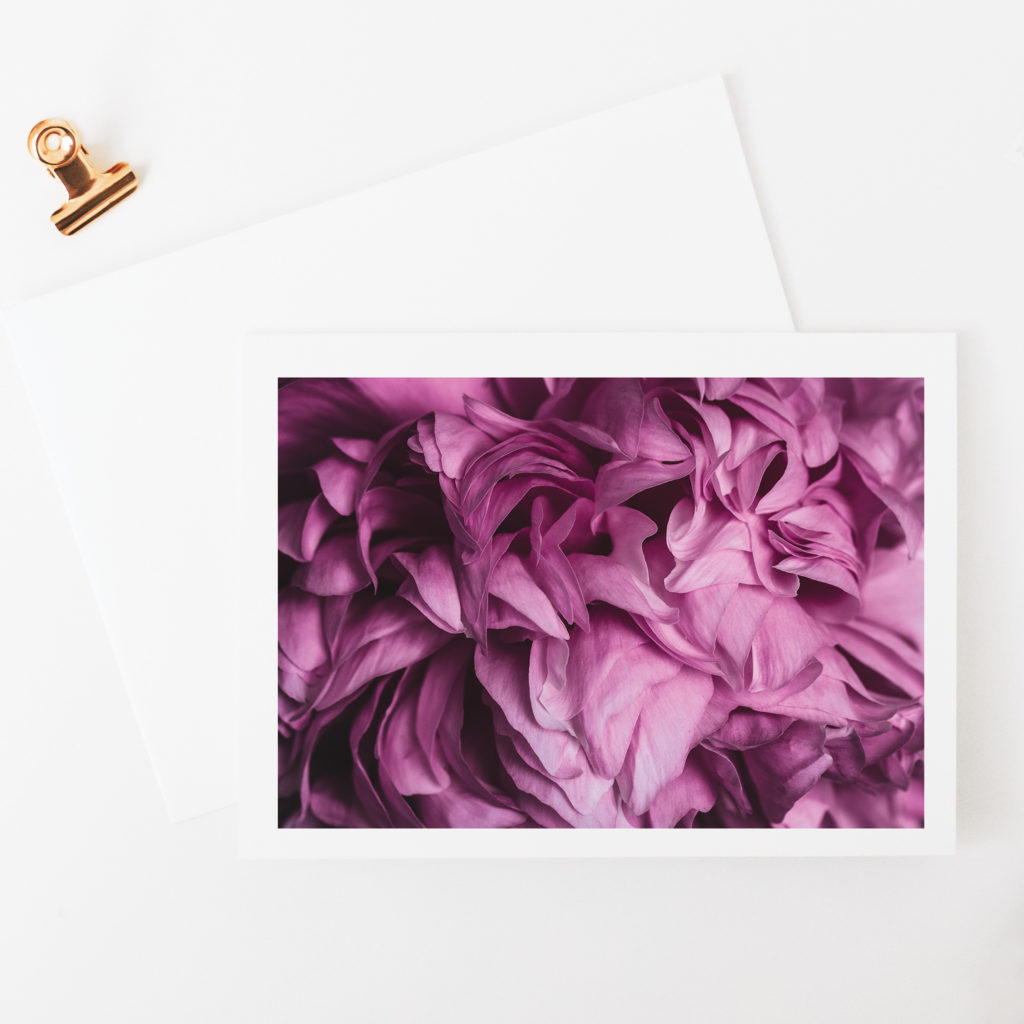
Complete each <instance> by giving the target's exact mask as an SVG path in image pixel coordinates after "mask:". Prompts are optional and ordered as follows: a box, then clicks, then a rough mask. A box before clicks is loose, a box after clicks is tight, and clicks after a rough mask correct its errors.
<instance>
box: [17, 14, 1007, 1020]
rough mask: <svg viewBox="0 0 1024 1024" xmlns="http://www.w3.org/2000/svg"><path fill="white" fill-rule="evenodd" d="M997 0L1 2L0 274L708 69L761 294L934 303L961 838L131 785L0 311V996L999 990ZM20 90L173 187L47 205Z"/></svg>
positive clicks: (394, 1013)
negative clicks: (481, 839) (431, 851)
mask: <svg viewBox="0 0 1024 1024" xmlns="http://www.w3.org/2000/svg"><path fill="white" fill-rule="evenodd" d="M65 28H66V31H65ZM1022 30H1024V12H1022V11H1021V10H1020V8H1019V7H1018V5H1015V4H1013V3H1011V2H1009V0H1002V2H978V0H973V2H968V0H955V2H949V0H947V2H936V0H915V2H910V0H861V2H860V3H857V4H839V3H822V2H821V0H804V2H795V0H776V2H775V3H772V4H765V3H760V2H757V0H734V2H730V3H721V4H708V3H697V2H692V3H688V2H678V0H676V2H673V0H632V2H630V3H628V4H627V3H621V4H619V3H614V2H611V0H609V2H597V3H595V2H593V0H589V2H585V0H525V2H520V3H517V4H515V5H512V4H508V5H497V4H491V5H482V4H478V3H472V2H471V0H463V2H455V0H438V2H435V3H433V4H418V3H416V2H414V0H390V2H379V0H361V2H347V3H337V4H333V5H328V4H313V3H305V2H302V0H298V2H292V3H289V4H287V5H281V4H273V5H270V4H263V5H260V4H242V3H240V2H232V3H211V2H209V0H207V2H203V3H200V2H198V0H184V2H180V3H176V4H173V5H160V6H159V7H157V6H156V5H152V6H151V5H147V4H141V3H136V4H134V5H130V4H127V3H122V2H120V0H118V2H113V3H108V4H106V5H105V6H104V7H103V9H102V11H101V10H99V9H97V10H96V11H95V12H94V11H89V12H83V9H82V8H81V7H80V5H74V4H71V3H69V2H67V0H52V2H50V3H47V4H32V5H24V4H19V5H17V6H16V7H14V6H11V9H10V10H8V11H6V12H5V17H4V19H3V32H2V35H0V87H2V94H3V96H4V103H3V104H2V105H0V218H2V220H0V222H2V223H3V238H2V241H0V303H10V302H13V301H15V300H16V299H18V298H20V297H23V296H26V295H28V294H32V293H34V292H39V291H43V290H46V289H48V288H51V287H55V286H57V285H60V284H63V283H67V282H69V281H72V280H77V279H79V278H81V277H84V276H87V275H89V274H92V273H95V272H99V271H102V270H105V269H111V268H113V267H115V266H119V265H124V264H127V263H130V262H133V261H135V260H137V259H140V258H144V257H146V256H148V255H152V254H155V253H157V252H162V251H166V250H169V249H171V248H175V247H177V246H179V245H181V244H187V243H189V242H191V241H196V240H198V239H200V238H203V237H207V236H210V235H213V234H217V233H220V232H222V231H224V230H227V229H230V228H232V227H235V226H240V225H243V224H245V223H248V222H250V221H251V220H254V219H259V218H264V217H267V216H272V215H275V214H278V213H283V212H286V211H288V210H290V209H295V208H298V207H301V206H306V205H309V204H311V203H313V202H316V201H318V200H321V199H325V198H328V197H330V196H332V195H335V194H338V193H339V192H342V191H345V190H348V189H351V188H355V187H358V185H359V184H361V183H364V182H366V181H370V180H373V178H374V177H381V176H385V175H391V174H395V173H400V172H402V171H404V170H409V169H412V168H413V167H417V166H422V165H424V164H427V163H430V162H433V161H434V160H436V159H438V158H442V157H445V156H449V155H455V154H457V153H460V152H466V151H469V150H472V149H474V148H476V147H478V146H480V145H481V144H486V143H488V142H491V141H497V140H499V139H502V138H504V137H507V136H510V135H514V134H525V133H526V132H528V131H531V130H534V129H537V128H541V127H545V126H547V125H549V124H554V123H557V122H558V121H561V120H564V119H566V118H568V117H570V116H573V115H575V114H579V113H585V112H589V111H592V110H597V109H600V108H601V107H604V106H607V105H610V104H612V103H614V102H617V101H620V100H625V99H630V98H633V97H636V96H640V95H644V94H646V93H649V92H652V91H655V90H657V89H659V88H663V87H667V86H670V85H673V84H676V83H679V82H683V81H687V80H690V79H693V78H697V77H700V76H702V75H705V74H708V73H718V72H723V73H725V74H726V75H727V76H728V77H727V81H728V84H729V87H730V90H731V94H732V98H733V102H734V107H735V111H736V115H737V119H738V121H739V125H740V131H741V134H742V136H743V138H744V142H745V145H746V148H747V153H748V156H749V160H750V164H751V170H752V174H753V178H754V182H755V185H756V187H757V189H758V192H759V195H760V197H761V201H762V204H763V208H764V213H765V218H766V221H767V223H768V228H769V232H770V234H771V236H772V239H773V242H774V244H775V247H776V251H777V254H778V258H779V263H780V267H781V269H782V273H783V278H784V281H785V284H786V287H787V291H788V294H789V296H790V299H791V302H792V306H793V313H794V316H795V319H796V322H797V325H798V327H800V328H802V329H805V330H843V329H849V330H853V329H857V330H873V329H878V330H892V329H906V330H926V329H930V330H943V329H955V330H957V331H960V332H961V354H960V387H961V404H960V417H961V424H960V465H961V481H960V482H961V498H960V530H961V541H960V553H959V569H960V579H961V583H960V600H961V615H960V665H959V667H960V681H959V692H960V698H959V703H960V710H959V730H960V738H959V746H960V756H959V772H960V797H959V812H960V852H959V853H958V854H957V855H956V857H954V858H948V859H936V860H928V861H918V860H901V861H893V860H873V861H868V860H833V861H814V860H805V861H774V860H762V861H729V860H719V861H680V862H670V861H658V862H633V861H619V862H587V863H579V864H575V863H556V862H526V863H513V862H481V863H475V862H472V863H454V862H453V863H444V862H440V863H433V862H423V863H417V862H395V863H346V864H340V863H326V862H324V863H319V862H310V863H301V864H293V863H284V862H282V863H273V862H271V863H249V862H239V861H237V860H236V857H235V852H234V822H233V818H232V814H231V812H230V811H228V812H223V813H218V814H215V815H209V816H207V817H205V818H200V819H197V820H195V821H192V822H189V823H186V824H183V825H177V826H171V825H169V824H168V823H167V822H166V821H165V819H164V817H163V810H162V807H161V803H160V800H159V797H158V795H157V792H156V787H155V783H154V781H153V776H152V772H151V771H150V768H149V764H148V760H147V758H146V755H145V752H144V750H143V748H142V744H141V740H140V739H139V736H138V733H137V731H136V729H135V726H134V722H133V720H132V717H131V713H130V710H129V708H128V705H127V700H126V697H125V695H124V692H123V690H122V688H121V686H120V683H119V682H118V680H117V675H116V671H115V669H114V665H113V663H112V661H111V656H110V654H109V650H108V648H107V645H106V641H105V639H104V636H103V632H102V629H101V626H100V622H99V619H98V616H97V614H96V612H95V610H94V607H93V604H92V601H91V597H90V593H89V589H88V586H87V584H86V581H85V577H84V574H83V572H82V568H81V565H80V563H79V561H78V557H77V554H76V550H75V547H74V544H73V541H72V537H71V532H70V528H69V526H68V523H67V521H66V520H65V518H64V515H63V511H62V509H61V507H60V505H59V502H58V499H57V496H56V492H55V490H54V486H53V482H52V479H51V477H50V475H49V472H48V470H47V468H46V466H45V463H44V461H43V455H42V451H41V448H40V445H39V442H38V439H37V436H36V433H35V429H34V426H33V424H32V422H31V419H30V416H29V412H28V408H27V404H26V401H25V397H24V394H23V392H22V389H21V386H20V384H19V382H18V380H17V378H16V376H15V374H14V368H13V363H12V361H11V358H10V354H9V351H8V350H7V349H6V347H2V348H0V437H2V438H3V439H4V440H3V443H2V444H0V460H2V464H0V508H2V509H3V513H2V515H0V580H2V581H3V583H4V587H3V595H2V597H0V622H2V623H3V627H4V628H3V638H4V646H3V653H4V668H3V673H2V676H3V679H4V682H5V687H4V694H5V698H6V701H7V706H6V709H5V715H4V717H3V723H4V727H3V742H2V743H0V765H2V767H3V771H4V778H5V785H4V786H3V787H0V815H2V820H3V822H4V826H5V827H4V829H3V844H2V847H0V908H2V913H0V963H3V965H4V967H3V970H2V971H0V975H2V983H0V1018H2V1019H4V1020H10V1021H17V1022H21V1021H47V1022H48V1021H91V1020H96V1021H103V1022H113V1021H131V1022H135V1021H140V1020H145V1021H161V1022H162V1021H168V1022H178V1021H183V1020H195V1021H216V1022H222V1021H239V1022H246V1024H249V1022H258V1021H278V1020H288V1021H310V1022H312V1021H316V1022H319V1021H334V1020H338V1019H346V1020H353V1021H361V1020H374V1021H402V1022H405V1021H410V1020H413V1021H419V1020H432V1019H437V1020H443V1021H446V1022H449V1021H450V1022H454V1021H463V1020H464V1021H480V1020H486V1021H491V1022H504V1021H509V1022H511V1021H520V1020H524V1019H526V1020H529V1019H534V1020H555V1019H564V1020H592V1021H622V1020H627V1019H628V1020H661V1019H673V1020H675V1019H680V1018H681V1017H685V1018H686V1019H691V1018H692V1019H695V1020H696V1019H700V1020H702V1021H722V1022H732V1021H746V1020H751V1021H758V1022H759V1024H760V1022H772V1021H780V1022H781V1021H786V1022H792V1021H805V1020H806V1021H814V1022H817V1021H824V1020H827V1021H830V1022H847V1021H849V1022H857V1024H860V1022H862V1021H864V1020H871V1019H873V1020H880V1021H890V1020H891V1021H896V1020H898V1021H900V1022H913V1024H916V1022H922V1024H925V1022H927V1024H942V1022H961V1021H964V1022H971V1024H973V1022H976V1021H978V1022H1003V1021H1006V1022H1015V1021H1018V1020H1020V1014H1021V1006H1022V1005H1024V980H1022V979H1024V874H1022V872H1021V870H1020V865H1021V862H1022V856H1024V754H1022V746H1021V743H1020V739H1019V734H1020V729H1021V723H1022V722H1024V686H1022V685H1021V671H1020V659H1019V657H1018V654H1017V651H1016V644H1017V642H1018V641H1019V637H1020V632H1021V630H1020V626H1019V622H1018V620H1019V608H1020V606H1021V601H1020V597H1019V594H1018V581H1019V580H1020V579H1021V578H1024V556H1022V550H1021V543H1020V539H1019V532H1018V523H1019V521H1020V510H1021V508H1022V507H1024V483H1022V475H1021V473H1020V468H1019V464H1020V455H1021V442H1020V438H1021V437H1022V436H1024V401H1022V400H1021V395H1020V394H1019V391H1020V389H1019V386H1018V381H1019V380H1020V378H1019V377H1018V376H1017V375H1018V373H1020V372H1021V369H1022V360H1021V356H1020V347H1021V343H1022V338H1024V330H1022V328H1024V301H1022V295H1021V287H1022V285H1021V282H1022V281H1024V243H1022V239H1024V60H1022V59H1021V40H1022V39H1024V31H1022ZM66 43H67V44H69V46H68V47H67V49H68V52H65V44H66ZM47 116H64V117H68V118H70V119H71V120H73V121H76V122H77V123H78V125H79V127H80V128H81V129H82V132H83V135H85V137H86V142H87V144H91V148H92V150H93V152H94V153H95V154H96V155H97V158H100V159H107V160H109V162H113V161H114V160H118V159H127V160H131V161H133V162H135V163H137V164H138V165H139V167H140V168H141V170H142V171H143V173H144V174H145V175H146V176H148V177H149V181H150V183H151V184H153V183H156V182H160V181H161V179H163V180H164V181H165V182H166V181H168V180H173V181H175V182H176V183H177V182H180V205H179V206H178V207H177V208H176V209H175V210H173V211H168V210H165V209H161V210H159V211H157V210H154V209H151V208H149V207H147V206H146V205H145V204H144V202H143V197H144V194H145V191H144V189H145V184H146V182H145V180H144V182H143V189H140V193H139V195H138V196H137V197H134V198H133V199H132V200H129V203H131V204H137V205H138V211H137V213H136V212H133V210H132V207H131V206H130V205H129V203H126V204H125V205H124V206H123V207H122V208H120V209H119V210H117V211H115V212H114V213H112V214H110V215H109V217H108V218H104V222H101V223H100V224H98V225H95V226H94V227H93V228H90V232H89V233H87V234H83V236H80V238H79V239H78V240H70V241H68V240H65V239H61V238H59V237H58V236H57V233H56V232H55V231H54V230H53V228H52V227H51V226H50V225H49V223H48V222H47V221H48V215H49V213H50V211H51V210H52V209H54V208H55V207H56V205H58V202H59V191H57V192H55V190H56V189H57V185H56V183H54V182H51V181H48V180H47V179H46V176H45V174H43V172H42V171H41V169H40V168H39V167H37V166H34V165H33V164H32V162H31V161H30V160H29V159H28V157H27V155H26V152H25V150H24V138H25V136H26V135H27V132H28V129H29V128H30V127H31V125H32V124H33V123H34V122H35V121H36V120H38V119H39V118H41V117H47ZM308 139H316V140H317V144H316V149H315V150H312V148H311V147H309V146H307V145H306V144H305V142H304V140H308ZM311 151H312V152H315V154H316V155H315V158H311V157H309V156H308V154H309V153H310V152H311ZM88 238H91V239H92V240H91V241H87V239H88ZM76 241H83V242H86V244H87V246H88V248H86V247H84V246H83V247H80V248H79V247H76ZM155 656H156V655H155Z"/></svg>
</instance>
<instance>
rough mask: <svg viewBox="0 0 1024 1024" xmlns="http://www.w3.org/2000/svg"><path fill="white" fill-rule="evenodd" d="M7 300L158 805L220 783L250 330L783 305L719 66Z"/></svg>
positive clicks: (611, 320)
mask: <svg viewBox="0 0 1024 1024" xmlns="http://www.w3.org/2000/svg"><path fill="white" fill-rule="evenodd" d="M125 209H126V213H125V215H126V216H127V215H129V214H128V207H127V206H126V208H125ZM183 215H185V214H184V212H183ZM71 244H73V242H72V243H71ZM4 319H5V323H6V326H7V329H8V336H9V338H10V340H11V342H12V344H13V346H14V349H15V354H16V357H17V360H18V363H19V366H20V368H21V370H22V372H23V374H24V378H25V382H26V385H27V388H28V391H29V394H30V398H31V400H32V404H33V406H34V409H35V411H36V414H37V418H38V421H39V425H40V427H41V430H42V434H43V440H44V443H45V446H46V449H47V452H48V454H49V456H50V459H51V460H52V463H53V467H54V470H55V473H56V477H57V482H58V486H59V488H60V490H61V493H62V496H63V498H64V501H65V502H66V504H67V508H68V511H69V514H70V517H71V521H72V525H73V528H74V531H75V535H76V537H77V540H78V543H79V545H80V547H81V550H82V556H83V559H84V563H85V566H86V570H87V572H88V573H89V576H90V578H91V581H92V584H93V586H94V588H95V591H96V596H97V600H98V602H99V605H100V609H101V612H102V614H103V618H104V621H105V623H106V626H107V628H108V630H109V633H110V638H111V642H112V645H113V649H114V652H115V655H116V657H117V660H118V663H119V665H120V668H121V671H122V674H123V676H124V681H125V684H126V686H127V688H128V692H129V694H130V697H131V700H132V703H133V706H134V709H135V712H136V714H137V716H138V719H139V723H140V726H141V728H142V730H143V734H144V736H145V739H146V742H147V745H148V748H149V750H150V752H151V754H152V758H153V762H154V765H155V767H156V771H157V774H158V777H159V781H160V785H161V789H162V792H163V794H164V797H165V800H166V803H167V808H168V811H169V813H170V815H171V817H172V818H174V819H181V818H185V817H190V816H193V815H196V814H199V813H203V812H205V811H208V810H212V809H214V808H217V807H219V806H223V805H224V804H226V803H228V802H230V801H231V800H232V798H233V796H234V794H235V788H236V787H235V774H236V703H235V697H236V667H237V661H238V653H239V652H238V650H237V648H238V644H239V636H240V633H239V629H238V619H239V613H238V609H237V607H236V600H237V582H236V581H237V578H238V568H239V567H238V557H239V544H238V535H239V519H240V515H242V514H244V513H243V511H240V509H239V505H238V493H239V474H240V467H239V422H240V419H239V406H240V374H239V360H240V345H241V339H242V337H243V335H244V334H245V333H246V332H247V331H249V330H252V329H268V330H269V329H286V330H290V331H296V330H328V329H330V330H348V331H354V330H360V331H375V330H393V331H402V330H404V331H411V330H416V331H420V330H422V331H430V330H442V329H444V330H519V331H529V330H558V331H579V330H603V331H614V330H622V329H632V330H680V329H687V330H703V331H710V330H725V329H728V330H738V331H743V330H749V329H758V330H789V329H791V327H792V322H791V319H790V316H789V313H788V310H787V307H786V302H785V297H784V294H783V290H782V287H781V285H780V282H779V278H778V274H777V272H776V269H775V265H774V261H773V257H772V252H771V248H770V246H769V243H768V239H767V237H766V234H765V231H764V226H763V223H762V221H761V216H760V213H759V211H758V208H757V202H756V199H755V196H754V192H753V189H752V187H751V184H750V180H749V178H748V176H747V172H746V167H745V163H744V158H743V154H742V150H741V148H740V144H739V140H738V138H737V135H736V131H735V126H734V124H733V122H732V118H731V114H730V111H729V105H728V100H727V97H726V94H725V90H724V87H723V85H722V83H721V82H720V81H719V80H709V81H705V82H700V83H696V84H694V85H691V86H684V87H681V88H678V89H674V90H671V91H669V92H666V93H662V94H659V95H657V96H653V97H650V98H648V99H644V100H640V101H638V102H635V103H630V104H626V105H623V106H620V107H616V108H615V109H613V110H610V111H608V112H606V113H603V114H599V115H594V116H591V117H587V118H584V119H581V120H579V121H575V122H572V123H571V124H568V125H565V126H563V127H560V128H557V129H552V130H549V131H546V132H543V133H541V134H538V135H534V136H531V137H529V138H526V139H522V140H518V141H515V142H511V143H507V144H505V145H502V146H498V147H495V148H492V149H489V150H485V151H483V152H481V153H478V154H475V155H473V156H470V157H465V158H463V159H460V160H457V161H453V162H451V163H447V164H443V165H439V166H437V167H433V168H430V169H428V170H425V171H421V172H418V173H416V174H413V175H410V176H408V177H405V178H401V179H398V180H395V181H393V182H390V183H388V184H384V185H379V186H375V187H374V188H371V189H367V190H364V191H362V192H359V193H355V194H352V195H349V196H346V197H344V198H342V199H339V200H336V201H333V202H331V203H327V204H325V205H322V206H318V207H313V208H311V209H307V210H304V211H301V212H299V213H297V214H293V215H290V216H288V217H283V218H279V219H277V220H273V221H269V222H267V223H264V224H261V225H258V226H256V227H253V228H249V229H247V230H245V231H241V232H238V233H237V234H233V235H229V236H225V237H222V238H218V239H214V240H212V241H209V242H205V243H203V244H201V245H198V246H194V247H192V248H189V249H185V250H182V251H180V252H177V253H174V254H172V255H169V256H164V257H161V258H159V259H156V260H152V261H149V262H146V263H142V264H138V265H136V266H133V267H131V268H128V269H126V270H123V271H119V272H117V273H114V274H110V275H107V276H105V277H101V278H96V279H93V280H91V281H87V282H85V283H82V284H79V285H76V286H74V287H72V288H68V289H66V290H63V291H61V292H58V293H54V294H52V295H49V296H45V297H43V298H40V299H35V300H33V301H31V302H29V303H26V304H25V305H22V306H20V307H16V308H15V309H14V310H11V311H8V312H7V313H6V314H5V318H4ZM242 683H243V685H245V681H244V680H243V681H242Z"/></svg>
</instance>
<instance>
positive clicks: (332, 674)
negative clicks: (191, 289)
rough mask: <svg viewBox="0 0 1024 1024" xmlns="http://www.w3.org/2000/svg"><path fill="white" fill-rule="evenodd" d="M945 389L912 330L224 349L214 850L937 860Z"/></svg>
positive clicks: (945, 557) (951, 444)
mask: <svg viewBox="0 0 1024 1024" xmlns="http://www.w3.org/2000/svg"><path fill="white" fill-rule="evenodd" d="M955 374H956V352H955V345H954V338H953V336H952V335H940V334H920V335H913V334H875V335H872V334H795V333H789V334H763V333H746V334H739V335H736V334H724V333H720V334H711V335H708V334H685V333H680V334H677V333H673V334H646V333H643V332H620V333H615V334H577V335H566V334H540V335H536V334H534V335H531V334H507V333H504V334H479V333H463V334H458V333H444V334H436V335H424V334H405V335H389V334H370V335H335V336H331V335H306V336H296V335H289V336H281V337H274V336H255V337H252V338H250V339H249V340H248V342H247V344H246V355H245V418H244V420H243V423H244V429H243V449H244V459H243V465H244V477H243V495H244V497H243V512H242V515H241V529H242V532H243V538H244V539H243V576H242V579H243V584H242V590H241V593H242V598H241V603H242V628H241V635H242V651H243V662H242V667H243V674H242V678H243V680H244V686H243V689H242V693H241V699H240V712H241V724H242V738H243V742H242V753H243V760H242V765H243V771H242V778H241V783H240V793H241V801H240V813H239V818H238V820H239V822H240V826H241V830H240V838H241V840H242V849H243V851H244V852H247V853H253V854H261V855H263V854H265V855H284V856H357V857H358V856H368V855H385V856H417V855H440V856H477V855H495V856H507V855H521V854H531V855H539V856H552V855H559V856H563V855H564V856H580V855H623V854H624V855H652V856H667V855H694V854H699V855H709V854H723V853H724V854H754V853H760V854H808V853H814V854H827V853H831V854H847V855H849V854H871V853H873V854H897V853H912V854H922V853H939V852H951V851H952V841H953V825H954V785H953V783H954V772H955V756H954V754H955V747H954V689H955V665H956V543H955V541H956V528H955V527H956V522H955V521H956V452H955V449H956V380H955ZM926 549H927V553H926ZM926 697H927V699H926Z"/></svg>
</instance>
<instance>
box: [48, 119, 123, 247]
mask: <svg viewBox="0 0 1024 1024" xmlns="http://www.w3.org/2000/svg"><path fill="white" fill-rule="evenodd" d="M28 150H29V152H30V153H31V154H32V155H33V156H34V157H35V158H36V159H37V160H38V161H39V162H40V163H41V164H43V166H44V167H46V169H47V170H48V171H49V172H50V173H51V174H52V175H53V176H54V177H55V178H57V179H59V180H60V182H61V183H62V184H63V185H64V187H65V188H66V189H67V190H68V201H67V202H66V203H65V204H64V205H63V206H62V207H61V208H60V209H59V210H57V211H56V212H55V213H54V214H53V215H52V216H51V217H50V220H52V221H53V223H54V224H55V225H56V226H57V230H58V231H60V232H61V233H62V234H65V235H73V234H74V233H75V232H76V231H78V230H80V229H81V228H84V227H85V225H86V224H88V223H90V222H91V221H94V220H95V219H96V218H97V217H99V216H100V215H101V214H104V213H106V212H107V210H109V209H110V208H111V207H112V206H115V205H116V204H117V203H119V202H121V200H122V199H125V198H127V197H128V196H130V195H131V194H132V193H133V192H134V191H135V189H136V188H138V185H139V182H138V179H137V178H136V177H135V172H134V171H133V170H132V169H131V167H129V166H128V164H114V166H113V167H111V168H110V170H109V171H101V170H98V169H97V168H96V166H95V165H94V164H93V162H92V161H91V160H90V159H89V151H88V150H87V149H86V148H85V146H83V145H82V140H81V139H80V138H79V137H78V132H76V131H75V129H74V128H72V126H71V125H70V124H68V122H67V121H60V120H57V119H55V118H50V119H48V120H46V121H40V122H39V124H37V125H36V126H35V128H33V129H32V131H31V132H29V136H28Z"/></svg>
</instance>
